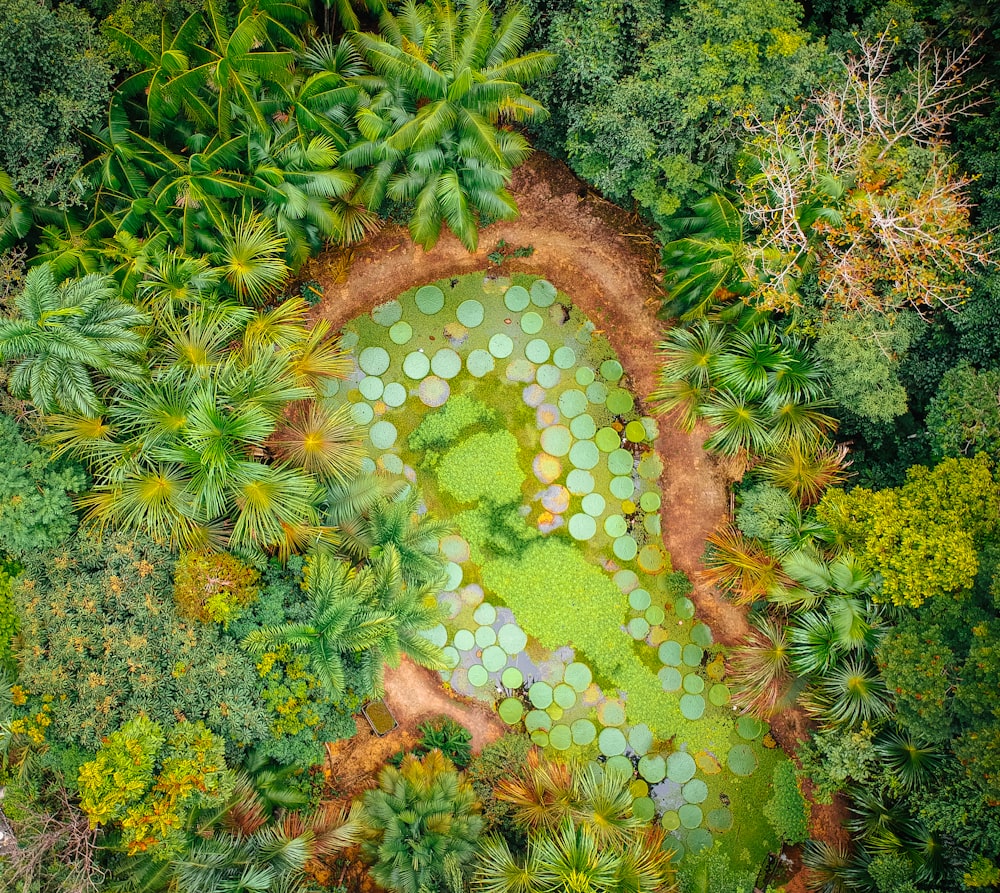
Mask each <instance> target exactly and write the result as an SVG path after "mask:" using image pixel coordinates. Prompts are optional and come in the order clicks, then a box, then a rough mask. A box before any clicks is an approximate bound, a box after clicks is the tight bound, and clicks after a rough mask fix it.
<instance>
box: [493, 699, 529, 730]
mask: <svg viewBox="0 0 1000 893" xmlns="http://www.w3.org/2000/svg"><path fill="white" fill-rule="evenodd" d="M497 713H499V714H500V718H501V719H502V720H503V721H504V722H505V723H507V725H509V726H514V725H517V724H518V723H519V722H520V721H521V717H522V716H523V715H524V705H523V704H522V703H521V702H520V701H519V700H518V699H517V698H507V699H505V700H503V701H501V702H500V706H499V707H498V708H497Z"/></svg>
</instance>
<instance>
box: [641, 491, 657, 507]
mask: <svg viewBox="0 0 1000 893" xmlns="http://www.w3.org/2000/svg"><path fill="white" fill-rule="evenodd" d="M660 502H661V500H660V494H659V493H657V492H656V491H655V490H647V491H646V492H645V493H643V494H642V496H641V497H639V507H640V508H641V509H642V510H643V511H644V512H658V511H659V510H660Z"/></svg>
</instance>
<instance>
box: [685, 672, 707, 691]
mask: <svg viewBox="0 0 1000 893" xmlns="http://www.w3.org/2000/svg"><path fill="white" fill-rule="evenodd" d="M704 690H705V680H704V679H702V678H701V676H699V675H698V674H697V673H688V674H687V676H685V677H684V691H686V692H688V693H689V694H692V695H700V694H701V693H702V692H703V691H704Z"/></svg>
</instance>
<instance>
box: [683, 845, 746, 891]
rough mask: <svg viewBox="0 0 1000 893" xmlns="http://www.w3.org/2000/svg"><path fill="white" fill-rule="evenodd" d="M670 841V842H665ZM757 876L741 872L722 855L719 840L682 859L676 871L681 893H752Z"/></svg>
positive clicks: (723, 853) (727, 857) (724, 854)
mask: <svg viewBox="0 0 1000 893" xmlns="http://www.w3.org/2000/svg"><path fill="white" fill-rule="evenodd" d="M668 841H669V838H668ZM755 875H756V872H755V871H753V870H749V871H747V870H744V871H740V870H739V869H737V868H734V867H733V863H732V860H731V859H730V858H729V856H728V855H726V853H725V852H724V848H723V845H722V841H721V840H716V841H715V843H714V844H713V845H712V846H711V847H708V848H707V849H704V850H702V851H701V852H700V853H689V854H688V855H686V856H685V857H684V860H683V862H682V863H681V865H680V868H678V870H677V886H678V888H679V890H680V893H751V891H752V890H753V882H754V878H755Z"/></svg>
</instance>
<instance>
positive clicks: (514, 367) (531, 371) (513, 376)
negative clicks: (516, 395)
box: [505, 357, 535, 382]
mask: <svg viewBox="0 0 1000 893" xmlns="http://www.w3.org/2000/svg"><path fill="white" fill-rule="evenodd" d="M505 374H506V376H507V380H508V381H523V382H529V381H534V380H535V367H534V365H533V364H532V363H529V362H528V361H527V360H526V359H524V357H517V358H516V359H514V360H511V361H510V362H509V363H508V364H507V370H506V373H505Z"/></svg>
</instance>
